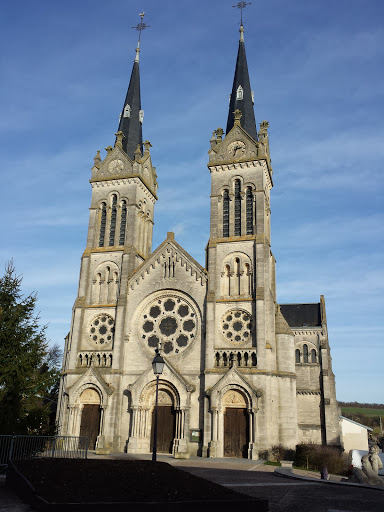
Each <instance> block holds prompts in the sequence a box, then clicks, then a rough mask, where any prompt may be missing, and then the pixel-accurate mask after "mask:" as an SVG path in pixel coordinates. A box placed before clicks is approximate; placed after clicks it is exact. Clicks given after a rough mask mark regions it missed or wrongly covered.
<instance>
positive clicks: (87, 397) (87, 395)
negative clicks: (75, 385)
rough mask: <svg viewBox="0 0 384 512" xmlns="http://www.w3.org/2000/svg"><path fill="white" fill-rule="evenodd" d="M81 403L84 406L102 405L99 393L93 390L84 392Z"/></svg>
mask: <svg viewBox="0 0 384 512" xmlns="http://www.w3.org/2000/svg"><path fill="white" fill-rule="evenodd" d="M80 402H81V403H82V404H97V405H99V404H100V396H99V393H98V392H97V391H96V390H95V389H92V388H88V389H86V390H84V391H83V392H82V393H81V395H80Z"/></svg>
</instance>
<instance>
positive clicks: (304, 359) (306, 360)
mask: <svg viewBox="0 0 384 512" xmlns="http://www.w3.org/2000/svg"><path fill="white" fill-rule="evenodd" d="M303 362H304V363H308V345H303Z"/></svg>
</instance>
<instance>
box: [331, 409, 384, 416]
mask: <svg viewBox="0 0 384 512" xmlns="http://www.w3.org/2000/svg"><path fill="white" fill-rule="evenodd" d="M341 412H342V413H348V414H363V415H364V416H376V417H378V416H382V417H384V409H369V408H368V407H341Z"/></svg>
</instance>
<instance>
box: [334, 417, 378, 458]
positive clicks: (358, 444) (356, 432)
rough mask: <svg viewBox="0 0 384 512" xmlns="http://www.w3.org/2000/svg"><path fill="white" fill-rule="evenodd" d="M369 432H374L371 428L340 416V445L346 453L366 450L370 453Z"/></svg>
mask: <svg viewBox="0 0 384 512" xmlns="http://www.w3.org/2000/svg"><path fill="white" fill-rule="evenodd" d="M369 432H372V429H371V428H369V427H367V426H365V425H362V424H361V423H358V422H357V421H353V420H351V419H349V418H345V417H344V416H340V444H341V447H342V448H343V450H344V451H345V453H349V451H350V450H365V451H367V452H368V450H369V446H368V433H369Z"/></svg>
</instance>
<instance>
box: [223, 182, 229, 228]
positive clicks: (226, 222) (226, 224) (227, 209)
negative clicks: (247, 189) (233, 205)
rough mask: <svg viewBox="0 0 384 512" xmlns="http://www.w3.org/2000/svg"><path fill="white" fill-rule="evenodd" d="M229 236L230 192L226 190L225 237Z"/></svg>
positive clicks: (224, 198) (224, 211) (224, 207)
mask: <svg viewBox="0 0 384 512" xmlns="http://www.w3.org/2000/svg"><path fill="white" fill-rule="evenodd" d="M228 236H229V193H228V190H224V194H223V237H228Z"/></svg>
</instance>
